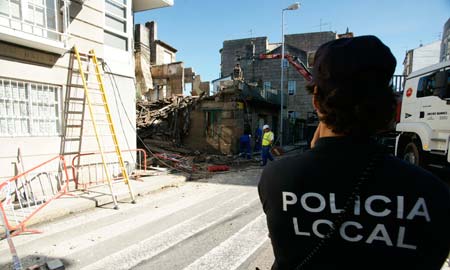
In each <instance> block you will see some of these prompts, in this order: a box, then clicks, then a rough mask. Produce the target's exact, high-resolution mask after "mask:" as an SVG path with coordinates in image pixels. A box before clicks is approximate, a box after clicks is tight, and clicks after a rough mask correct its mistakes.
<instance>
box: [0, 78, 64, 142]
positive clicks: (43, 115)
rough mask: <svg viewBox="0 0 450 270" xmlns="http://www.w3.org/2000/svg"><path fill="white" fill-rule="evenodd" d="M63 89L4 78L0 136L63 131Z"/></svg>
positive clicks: (0, 93)
mask: <svg viewBox="0 0 450 270" xmlns="http://www.w3.org/2000/svg"><path fill="white" fill-rule="evenodd" d="M60 90H61V88H60V87H58V86H54V85H47V84H39V83H31V82H24V81H15V80H9V79H3V78H0V136H57V135H60V134H61V128H60V126H61V125H60V119H61V117H60V115H61V114H60V94H59V93H60V92H61V91H60Z"/></svg>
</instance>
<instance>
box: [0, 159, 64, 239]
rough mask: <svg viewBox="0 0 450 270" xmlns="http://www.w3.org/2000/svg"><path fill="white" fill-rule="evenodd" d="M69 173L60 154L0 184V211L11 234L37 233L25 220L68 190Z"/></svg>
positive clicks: (27, 220)
mask: <svg viewBox="0 0 450 270" xmlns="http://www.w3.org/2000/svg"><path fill="white" fill-rule="evenodd" d="M68 185H69V174H68V172H67V167H66V163H65V160H64V157H63V156H56V157H54V158H52V159H49V160H47V161H46V162H44V163H41V164H39V165H37V166H35V167H33V168H31V169H29V170H27V171H25V172H22V173H19V174H18V175H16V176H14V177H12V178H11V179H9V180H6V181H4V182H2V183H1V184H0V211H1V212H2V214H3V215H4V217H5V225H6V227H7V229H8V230H9V231H12V232H13V233H12V235H13V236H14V235H18V234H21V233H23V232H31V233H39V231H37V230H30V229H27V228H26V225H27V223H28V222H29V220H30V219H31V218H33V217H34V216H35V215H36V214H37V213H38V212H39V211H40V210H42V209H43V208H44V207H45V206H46V205H47V204H49V203H50V202H51V201H53V200H55V199H57V198H59V197H61V196H62V195H70V194H69V193H68Z"/></svg>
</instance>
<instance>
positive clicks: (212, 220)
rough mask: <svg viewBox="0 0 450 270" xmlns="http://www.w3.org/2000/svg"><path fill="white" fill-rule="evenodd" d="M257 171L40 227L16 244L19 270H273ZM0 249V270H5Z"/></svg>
mask: <svg viewBox="0 0 450 270" xmlns="http://www.w3.org/2000/svg"><path fill="white" fill-rule="evenodd" d="M260 173H261V169H259V168H254V169H252V170H244V171H241V172H237V173H227V174H217V175H215V177H213V178H209V179H207V180H204V181H201V182H186V183H185V184H183V185H180V186H177V187H171V188H168V189H165V190H164V191H161V192H158V193H156V194H153V195H149V196H146V197H142V198H139V200H138V204H129V203H122V204H121V208H120V209H119V210H113V209H111V207H110V206H106V207H104V208H97V209H94V210H92V211H89V212H85V213H80V214H75V215H71V216H69V217H67V218H64V219H61V220H57V221H55V222H51V223H49V224H44V225H42V226H39V227H38V229H40V230H42V231H43V232H44V233H42V234H33V235H20V236H18V237H15V238H14V243H15V245H16V249H17V252H18V255H19V257H20V258H21V260H22V263H23V264H24V266H30V265H33V264H39V263H41V262H43V261H46V260H51V259H55V258H57V259H61V260H62V261H63V262H64V264H65V266H66V269H85V270H87V269H159V270H164V269H171V270H175V269H224V270H225V269H226V270H232V269H240V270H242V269H256V267H258V268H259V269H270V266H271V262H272V260H273V254H272V250H271V247H270V243H269V241H268V238H267V229H266V223H265V216H264V215H263V213H262V209H261V204H260V202H259V198H258V193H257V188H256V185H257V182H258V179H259V176H260ZM10 262H11V256H10V253H9V250H8V247H7V243H6V241H0V269H12V268H10V267H11V266H10Z"/></svg>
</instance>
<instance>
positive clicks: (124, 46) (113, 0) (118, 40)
mask: <svg viewBox="0 0 450 270" xmlns="http://www.w3.org/2000/svg"><path fill="white" fill-rule="evenodd" d="M105 44H106V45H108V46H111V47H114V48H117V49H120V50H124V51H128V35H127V2H126V0H106V1H105Z"/></svg>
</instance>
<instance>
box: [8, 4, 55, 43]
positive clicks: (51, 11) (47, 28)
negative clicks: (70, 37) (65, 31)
mask: <svg viewBox="0 0 450 270" xmlns="http://www.w3.org/2000/svg"><path fill="white" fill-rule="evenodd" d="M57 4H58V2H57V0H0V25H3V26H6V27H8V28H12V29H15V30H19V31H22V32H26V33H30V34H33V35H36V36H41V37H45V38H49V39H52V40H58V39H59V33H58V31H57V24H56V22H57V19H56V17H57V14H58V13H57Z"/></svg>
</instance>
